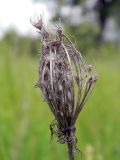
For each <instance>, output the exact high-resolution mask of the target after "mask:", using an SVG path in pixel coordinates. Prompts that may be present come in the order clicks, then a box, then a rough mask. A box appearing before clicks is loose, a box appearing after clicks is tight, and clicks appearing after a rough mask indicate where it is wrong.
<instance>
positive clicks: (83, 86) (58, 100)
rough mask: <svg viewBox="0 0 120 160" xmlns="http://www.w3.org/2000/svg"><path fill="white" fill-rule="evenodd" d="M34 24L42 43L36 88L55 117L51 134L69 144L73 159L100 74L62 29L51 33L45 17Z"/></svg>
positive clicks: (61, 141)
mask: <svg viewBox="0 0 120 160" xmlns="http://www.w3.org/2000/svg"><path fill="white" fill-rule="evenodd" d="M32 24H33V26H34V27H36V28H37V29H38V32H39V34H40V37H41V43H42V52H41V58H40V62H39V78H38V81H37V83H36V87H39V88H40V89H41V90H42V93H43V95H44V98H45V100H46V102H47V103H48V106H49V108H50V110H51V112H52V113H53V115H54V117H55V119H54V121H53V122H52V123H51V125H50V130H51V134H52V135H56V136H57V138H58V142H59V143H61V144H64V143H66V144H67V146H68V153H69V158H70V160H74V159H75V155H74V151H75V150H77V147H76V143H77V138H76V136H75V131H76V128H75V123H76V120H77V118H78V115H79V113H80V112H81V110H82V109H83V107H84V105H85V102H86V100H87V98H88V97H89V95H90V94H91V92H92V90H93V88H94V86H95V83H96V80H97V75H95V74H94V73H93V71H92V70H93V69H92V66H91V65H87V64H86V63H85V61H84V59H83V58H82V55H81V53H80V52H78V51H77V49H76V48H75V46H74V44H73V43H72V42H71V41H70V39H69V38H68V37H67V36H66V35H65V34H64V32H63V29H61V28H59V27H58V28H57V27H56V31H54V32H53V33H50V32H49V31H47V29H46V28H45V26H44V24H43V20H42V18H40V19H39V20H38V21H36V22H33V21H32Z"/></svg>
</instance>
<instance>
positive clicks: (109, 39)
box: [0, 0, 120, 160]
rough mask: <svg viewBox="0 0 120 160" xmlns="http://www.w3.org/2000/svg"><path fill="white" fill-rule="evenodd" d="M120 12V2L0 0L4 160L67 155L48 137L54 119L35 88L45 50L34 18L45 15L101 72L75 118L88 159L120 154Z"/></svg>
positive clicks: (0, 158) (0, 149)
mask: <svg viewBox="0 0 120 160" xmlns="http://www.w3.org/2000/svg"><path fill="white" fill-rule="evenodd" d="M119 10H120V1H119V0H84V1H82V0H56V1H55V0H44V1H42V0H33V1H31V0H25V1H23V0H21V1H15V0H10V1H8V0H4V1H3V0H0V160H56V159H57V160H60V159H62V160H67V159H68V155H67V147H66V145H60V144H58V143H57V139H56V138H54V139H53V140H52V141H51V135H50V130H49V125H50V123H51V121H52V120H53V119H54V118H53V115H52V113H51V112H50V110H49V108H48V106H47V104H46V102H44V101H43V97H42V95H41V92H40V90H39V89H36V88H34V85H35V83H36V81H37V78H38V63H39V57H40V54H41V53H40V40H39V34H38V33H37V32H36V30H35V28H33V26H32V25H31V24H30V17H31V16H32V18H33V20H34V19H36V15H37V16H39V15H40V14H41V15H42V16H43V18H44V20H45V23H46V26H48V27H49V26H51V24H52V25H53V26H54V27H55V26H64V30H65V33H66V34H67V35H68V37H70V38H71V39H72V42H73V43H74V44H75V45H76V47H77V49H78V50H79V51H81V53H82V55H83V57H84V58H85V60H86V61H87V62H88V63H90V64H92V65H93V66H95V68H96V71H97V73H98V75H99V80H98V81H97V84H96V88H95V90H94V92H93V93H92V95H91V97H90V98H89V100H88V102H87V104H86V106H85V108H84V109H83V111H82V112H81V114H80V116H79V119H78V121H77V132H76V134H77V138H78V147H79V148H80V150H81V151H82V153H83V154H84V158H83V159H86V160H119V159H120V84H119V83H120V13H119ZM34 15H35V16H34ZM49 28H50V27H49ZM76 159H81V156H80V154H79V155H78V156H77V157H76Z"/></svg>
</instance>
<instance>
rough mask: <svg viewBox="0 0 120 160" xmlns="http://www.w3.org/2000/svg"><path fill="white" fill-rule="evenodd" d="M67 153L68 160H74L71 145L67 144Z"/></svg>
mask: <svg viewBox="0 0 120 160" xmlns="http://www.w3.org/2000/svg"><path fill="white" fill-rule="evenodd" d="M68 152H69V158H70V160H75V158H74V154H73V143H72V142H71V143H68Z"/></svg>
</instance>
